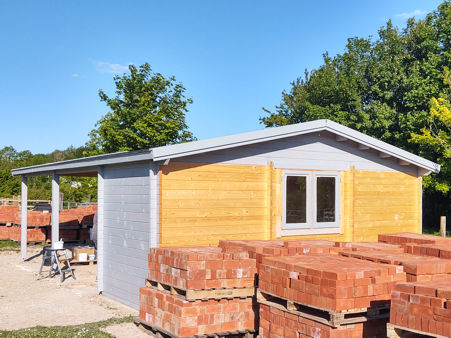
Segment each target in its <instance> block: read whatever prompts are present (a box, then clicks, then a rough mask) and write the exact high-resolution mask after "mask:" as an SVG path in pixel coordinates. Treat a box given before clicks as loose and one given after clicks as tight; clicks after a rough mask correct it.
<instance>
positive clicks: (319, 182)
mask: <svg viewBox="0 0 451 338" xmlns="http://www.w3.org/2000/svg"><path fill="white" fill-rule="evenodd" d="M316 221H317V222H335V177H317V178H316Z"/></svg>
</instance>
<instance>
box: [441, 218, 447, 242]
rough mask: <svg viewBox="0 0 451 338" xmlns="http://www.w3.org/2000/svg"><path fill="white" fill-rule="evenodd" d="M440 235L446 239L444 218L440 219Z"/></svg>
mask: <svg viewBox="0 0 451 338" xmlns="http://www.w3.org/2000/svg"><path fill="white" fill-rule="evenodd" d="M440 235H441V236H442V237H446V216H441V217H440Z"/></svg>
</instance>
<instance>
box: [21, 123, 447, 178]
mask: <svg viewBox="0 0 451 338" xmlns="http://www.w3.org/2000/svg"><path fill="white" fill-rule="evenodd" d="M322 131H327V132H330V133H333V134H335V135H336V136H337V140H340V141H345V140H351V141H353V142H356V143H357V144H359V148H360V149H374V150H376V151H379V152H380V154H381V157H394V158H397V159H398V160H399V162H400V163H403V165H407V164H412V165H415V166H417V167H420V168H422V169H423V172H424V173H426V174H427V173H430V172H434V173H438V172H439V171H440V165H439V164H437V163H434V162H432V161H429V160H427V159H425V158H422V157H420V156H417V155H414V154H412V153H409V152H408V151H405V150H402V149H400V148H398V147H395V146H392V145H390V144H388V143H385V142H383V141H380V140H377V139H375V138H373V137H370V136H368V135H365V134H363V133H361V132H358V131H356V130H354V129H351V128H348V127H345V126H343V125H341V124H338V123H336V122H333V121H330V120H326V119H323V120H316V121H310V122H303V123H298V124H292V125H288V126H282V127H274V128H266V129H263V130H258V131H252V132H247V133H241V134H235V135H229V136H223V137H217V138H211V139H206V140H201V141H193V142H187V143H181V144H175V145H169V146H164V147H156V148H151V149H143V150H136V151H126V152H119V153H112V154H105V155H97V156H91V157H85V158H80V159H75V160H69V161H61V162H54V163H47V164H41V165H37V166H31V167H24V168H18V169H13V170H12V174H13V175H26V176H43V175H50V174H51V173H52V172H55V171H58V173H60V174H61V175H70V174H80V175H82V174H83V173H91V174H92V172H95V171H96V170H97V167H98V166H102V165H108V164H118V163H126V162H137V161H146V160H153V161H154V162H161V163H164V162H166V163H167V161H169V160H170V159H172V158H178V157H184V156H191V155H196V154H201V153H206V152H212V151H217V150H222V149H229V148H235V147H240V146H245V145H251V144H255V143H260V142H267V141H272V140H278V139H282V138H287V137H293V136H298V135H303V134H309V133H315V132H322Z"/></svg>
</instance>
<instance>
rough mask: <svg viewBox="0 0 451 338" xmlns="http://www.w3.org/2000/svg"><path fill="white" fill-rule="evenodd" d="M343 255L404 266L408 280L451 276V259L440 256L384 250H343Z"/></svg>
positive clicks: (436, 278) (427, 279)
mask: <svg viewBox="0 0 451 338" xmlns="http://www.w3.org/2000/svg"><path fill="white" fill-rule="evenodd" d="M341 255H343V256H347V257H353V258H358V259H362V260H366V261H372V262H378V263H384V264H392V265H396V266H403V267H404V271H405V272H406V274H407V275H406V276H407V281H408V282H420V281H430V280H440V279H444V278H451V260H449V259H441V258H438V257H427V259H426V258H425V257H423V256H416V255H411V254H408V253H385V252H382V251H356V252H342V253H341Z"/></svg>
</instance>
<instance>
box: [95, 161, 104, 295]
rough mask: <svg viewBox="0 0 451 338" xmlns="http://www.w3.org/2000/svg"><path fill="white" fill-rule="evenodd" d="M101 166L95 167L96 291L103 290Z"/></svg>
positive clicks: (102, 190) (102, 174)
mask: <svg viewBox="0 0 451 338" xmlns="http://www.w3.org/2000/svg"><path fill="white" fill-rule="evenodd" d="M103 171H104V169H103V166H99V167H98V168H97V217H96V218H97V291H98V292H99V293H101V292H103V273H104V250H105V249H104V248H105V245H104V244H105V239H104V238H105V237H104V228H105V215H104V211H105V210H104V209H105V182H104V173H103Z"/></svg>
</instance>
